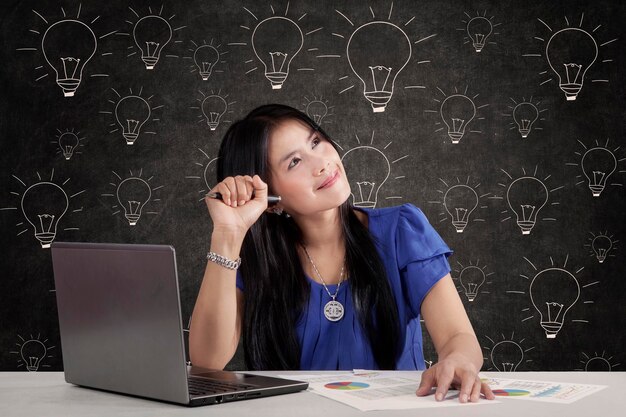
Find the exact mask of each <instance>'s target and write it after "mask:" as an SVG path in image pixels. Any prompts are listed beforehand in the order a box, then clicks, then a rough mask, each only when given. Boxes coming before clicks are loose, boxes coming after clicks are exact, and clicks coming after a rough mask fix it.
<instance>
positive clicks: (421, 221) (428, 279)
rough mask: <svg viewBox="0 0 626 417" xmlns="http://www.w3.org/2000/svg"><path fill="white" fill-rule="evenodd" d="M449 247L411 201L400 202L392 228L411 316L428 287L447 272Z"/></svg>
mask: <svg viewBox="0 0 626 417" xmlns="http://www.w3.org/2000/svg"><path fill="white" fill-rule="evenodd" d="M451 254H452V250H450V248H449V247H448V245H446V243H445V242H444V241H443V239H442V238H441V236H439V234H438V233H437V232H436V231H435V229H434V228H433V227H432V226H431V225H430V223H429V222H428V220H427V219H426V216H425V215H424V213H423V212H422V211H421V210H420V209H418V208H417V207H415V206H414V205H412V204H405V205H403V206H402V208H401V210H400V214H399V218H398V228H397V232H396V255H397V262H398V267H399V269H400V277H401V280H402V285H403V287H404V291H403V292H404V294H405V297H406V301H407V302H408V304H409V307H410V309H411V312H412V313H413V314H412V315H413V317H417V316H418V315H419V313H420V308H421V305H422V301H423V300H424V297H426V294H428V292H429V291H430V289H431V288H432V287H433V285H435V283H437V281H439V280H440V279H441V278H443V277H444V276H446V274H448V273H449V272H450V264H449V263H448V260H447V258H448V256H450V255H451Z"/></svg>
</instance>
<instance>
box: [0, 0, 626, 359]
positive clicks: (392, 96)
mask: <svg viewBox="0 0 626 417" xmlns="http://www.w3.org/2000/svg"><path fill="white" fill-rule="evenodd" d="M0 8H1V10H0V13H1V16H2V23H1V39H2V42H1V45H2V46H1V47H0V54H1V55H0V62H2V64H3V65H2V69H1V70H0V74H1V77H2V78H1V85H2V86H3V89H2V91H3V94H2V97H1V98H0V114H1V116H0V135H1V143H2V151H1V152H0V159H1V163H0V182H1V183H2V187H1V190H2V193H0V222H2V231H3V233H2V237H0V239H1V242H2V248H3V256H2V257H1V258H0V271H1V274H0V297H1V298H0V318H1V320H2V326H1V327H0V370H6V371H13V370H23V371H46V370H61V369H62V366H63V365H62V355H61V344H60V339H59V330H58V324H57V317H56V305H55V293H54V281H53V277H52V268H51V258H50V250H49V249H47V248H46V247H47V246H48V244H49V243H50V242H52V241H54V240H59V241H60V240H63V241H97V242H126V243H156V244H171V245H173V246H174V247H175V248H176V250H177V257H178V266H179V275H180V280H181V283H180V285H181V301H182V309H183V317H184V321H185V323H184V326H185V327H186V326H187V322H188V320H189V317H190V315H191V311H192V308H193V305H194V302H195V297H196V293H197V291H198V288H199V285H200V281H201V279H202V275H203V271H204V267H205V254H206V251H207V249H208V247H209V239H210V234H211V223H210V219H209V216H208V213H207V211H206V207H205V205H204V203H203V202H202V197H203V195H204V193H205V192H206V191H207V190H208V189H209V187H211V186H212V185H213V181H214V175H215V174H214V169H215V157H216V156H217V151H218V147H219V143H220V140H221V137H222V136H223V134H224V133H225V131H226V130H227V129H228V127H229V125H230V124H231V123H232V122H233V121H234V120H237V119H238V118H240V117H242V116H244V115H245V114H246V113H247V112H248V111H249V110H251V109H252V108H254V107H256V106H258V105H260V104H265V103H269V102H279V103H285V104H289V105H292V106H294V107H297V108H299V109H301V110H303V111H306V112H308V114H309V115H311V117H313V118H315V119H316V120H317V121H318V122H319V123H320V124H321V125H322V126H323V127H324V129H325V130H327V131H328V132H329V134H330V135H331V136H332V138H333V140H335V141H336V143H337V144H338V145H339V146H340V149H341V152H342V160H343V162H344V165H345V166H346V170H347V172H348V175H349V178H350V180H351V181H353V184H352V192H353V196H352V197H351V198H352V200H353V202H354V203H355V204H356V205H360V206H369V207H387V206H393V205H398V204H403V203H413V204H415V205H416V206H418V207H421V208H422V210H423V211H424V212H425V213H426V215H427V217H428V218H429V220H430V222H431V223H432V224H433V225H434V227H435V228H436V229H437V230H438V232H439V233H440V234H441V235H442V237H443V238H444V240H445V241H446V242H447V243H448V245H449V246H450V247H451V248H453V250H454V252H455V253H454V255H453V256H452V257H451V258H450V262H451V266H452V276H453V278H454V281H455V283H456V285H457V288H458V290H459V295H460V296H461V298H462V300H463V302H464V304H465V307H466V309H467V312H468V314H469V316H470V319H471V320H472V323H473V325H474V328H475V331H476V334H477V336H478V339H479V342H480V345H481V347H482V348H483V353H484V358H485V362H484V369H488V370H519V371H529V370H623V368H624V366H623V365H621V363H623V361H624V360H625V358H624V353H623V346H624V345H625V344H626V337H625V335H626V333H625V332H624V331H623V321H624V317H626V314H625V313H626V310H625V307H624V306H625V305H626V303H625V302H624V301H625V299H624V294H626V282H625V281H624V279H623V277H624V275H626V263H625V262H624V261H623V259H624V249H623V246H622V243H621V242H622V241H623V239H625V233H626V230H625V226H624V224H625V222H624V213H625V212H626V198H625V191H624V186H623V185H624V182H625V180H626V176H625V171H626V162H625V161H626V149H625V148H624V138H625V135H624V133H625V132H624V126H625V123H624V122H625V115H626V113H625V111H624V109H626V100H625V82H624V80H626V74H625V73H624V68H626V62H624V58H625V57H626V54H625V53H624V50H625V48H624V40H625V39H626V34H625V33H624V25H623V22H624V20H625V19H626V6H625V5H624V4H623V3H622V2H614V1H597V0H596V1H593V2H591V1H553V2H542V1H532V0H531V1H528V2H514V1H502V2H488V1H476V2H457V1H422V2H415V1H409V0H406V1H393V2H392V1H387V2H384V1H378V2H371V3H370V4H367V3H366V2H361V1H343V2H332V4H331V2H319V1H311V0H306V1H298V2H296V1H291V2H287V1H283V0H280V1H272V2H252V1H241V0H233V1H223V2H219V1H211V2H207V1H199V0H190V1H187V2H184V3H181V2H175V1H164V2H158V3H151V2H145V1H132V2H122V1H117V0H112V1H110V2H106V3H102V2H100V3H98V4H96V3H93V2H82V3H80V2H71V1H66V2H62V3H59V2H53V1H4V2H2V6H0ZM426 339H427V341H426V346H425V356H426V357H427V359H428V360H429V361H431V362H432V361H436V354H435V352H434V350H433V347H432V345H431V343H430V342H429V341H428V338H426ZM244 367H245V365H244V363H243V359H242V355H241V353H238V354H237V355H236V356H235V358H234V359H233V361H232V362H231V364H229V368H232V369H243V368H244Z"/></svg>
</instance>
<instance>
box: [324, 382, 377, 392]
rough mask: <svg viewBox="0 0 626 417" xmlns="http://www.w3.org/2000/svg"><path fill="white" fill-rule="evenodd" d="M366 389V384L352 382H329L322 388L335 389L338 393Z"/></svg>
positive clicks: (367, 385)
mask: <svg viewBox="0 0 626 417" xmlns="http://www.w3.org/2000/svg"><path fill="white" fill-rule="evenodd" d="M367 387H369V384H366V383H364V382H352V381H343V382H331V383H329V384H326V385H324V388H328V389H336V390H340V391H356V390H359V389H363V388H367Z"/></svg>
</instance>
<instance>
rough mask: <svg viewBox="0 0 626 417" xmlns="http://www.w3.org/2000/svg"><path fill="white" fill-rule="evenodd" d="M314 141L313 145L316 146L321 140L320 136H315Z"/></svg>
mask: <svg viewBox="0 0 626 417" xmlns="http://www.w3.org/2000/svg"><path fill="white" fill-rule="evenodd" d="M311 142H312V143H313V145H312V147H313V148H315V147H316V146H317V145H319V143H320V142H321V140H320V138H313V140H312V141H311Z"/></svg>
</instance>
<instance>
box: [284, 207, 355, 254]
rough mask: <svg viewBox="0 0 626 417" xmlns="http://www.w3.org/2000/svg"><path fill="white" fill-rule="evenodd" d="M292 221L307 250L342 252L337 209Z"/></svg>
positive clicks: (342, 241)
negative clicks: (295, 224)
mask: <svg viewBox="0 0 626 417" xmlns="http://www.w3.org/2000/svg"><path fill="white" fill-rule="evenodd" d="M294 221H296V223H297V224H298V227H299V228H300V231H301V232H302V242H303V244H304V245H305V246H306V247H307V248H310V249H312V250H322V249H323V250H324V251H326V250H340V253H343V252H344V245H345V243H344V237H343V228H342V225H341V218H340V214H339V209H338V208H337V209H333V210H328V211H325V212H321V213H318V214H316V215H314V216H307V217H300V218H298V217H294Z"/></svg>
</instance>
